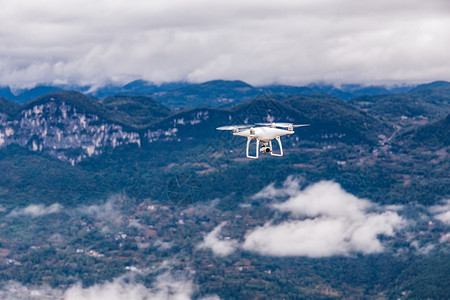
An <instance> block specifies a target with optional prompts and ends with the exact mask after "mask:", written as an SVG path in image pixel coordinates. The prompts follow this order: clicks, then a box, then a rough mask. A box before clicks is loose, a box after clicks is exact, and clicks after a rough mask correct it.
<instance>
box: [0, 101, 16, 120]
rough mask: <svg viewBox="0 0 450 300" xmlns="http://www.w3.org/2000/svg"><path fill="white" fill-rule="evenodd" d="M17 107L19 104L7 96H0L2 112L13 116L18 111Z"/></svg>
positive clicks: (0, 109) (0, 110)
mask: <svg viewBox="0 0 450 300" xmlns="http://www.w3.org/2000/svg"><path fill="white" fill-rule="evenodd" d="M17 109H18V106H17V104H15V103H14V102H12V101H10V100H8V99H6V98H2V97H0V114H2V113H3V114H5V115H7V116H12V115H14V114H15V113H16V111H17Z"/></svg>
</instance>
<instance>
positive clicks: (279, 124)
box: [255, 123, 310, 128]
mask: <svg viewBox="0 0 450 300" xmlns="http://www.w3.org/2000/svg"><path fill="white" fill-rule="evenodd" d="M255 125H262V126H272V127H288V128H290V127H304V126H309V125H310V124H298V125H294V124H292V123H255Z"/></svg>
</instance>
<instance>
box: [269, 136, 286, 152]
mask: <svg viewBox="0 0 450 300" xmlns="http://www.w3.org/2000/svg"><path fill="white" fill-rule="evenodd" d="M276 139H277V141H278V145H279V146H280V153H279V154H275V153H273V151H272V152H270V155H273V156H283V146H282V145H281V138H280V137H279V136H277V137H276ZM269 146H270V149H273V148H272V141H270V142H269Z"/></svg>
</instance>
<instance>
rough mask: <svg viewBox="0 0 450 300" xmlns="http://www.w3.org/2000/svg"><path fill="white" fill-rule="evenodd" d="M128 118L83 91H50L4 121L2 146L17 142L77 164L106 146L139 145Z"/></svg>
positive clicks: (137, 137) (0, 144)
mask: <svg viewBox="0 0 450 300" xmlns="http://www.w3.org/2000/svg"><path fill="white" fill-rule="evenodd" d="M126 121H127V120H126V119H123V116H122V115H120V114H118V113H115V112H114V111H110V110H108V109H107V108H106V107H105V106H103V105H101V104H100V103H99V102H98V101H97V100H96V99H93V98H90V97H87V96H85V95H83V94H81V93H78V92H55V93H50V94H48V95H45V96H41V97H38V98H36V99H34V100H32V101H30V102H28V103H26V104H25V105H23V106H21V107H20V108H19V110H18V114H17V117H16V118H15V119H13V120H3V121H2V123H1V124H0V131H3V132H4V136H5V138H3V139H2V140H1V143H0V147H1V146H3V147H4V146H8V145H14V144H17V145H19V146H21V147H25V148H28V149H31V150H33V151H40V152H44V153H47V154H49V155H50V156H53V157H55V158H58V159H59V160H63V161H68V162H70V163H72V164H75V163H76V162H80V161H81V160H82V159H83V158H86V157H89V156H92V155H94V154H99V153H102V151H103V149H104V148H105V147H112V148H115V147H117V146H119V145H122V144H130V143H132V144H137V145H139V143H140V139H139V134H138V133H137V132H136V131H135V130H133V128H132V127H131V126H130V124H128V123H127V122H126Z"/></svg>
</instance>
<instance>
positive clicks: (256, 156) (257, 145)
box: [246, 137, 259, 159]
mask: <svg viewBox="0 0 450 300" xmlns="http://www.w3.org/2000/svg"><path fill="white" fill-rule="evenodd" d="M251 141H252V138H251V137H247V153H246V154H247V157H248V158H253V159H257V158H258V156H259V151H258V148H259V139H256V155H255V156H251V155H249V154H248V152H249V150H248V149H249V148H250V142H251Z"/></svg>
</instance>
